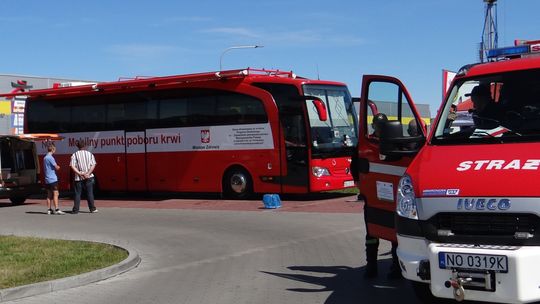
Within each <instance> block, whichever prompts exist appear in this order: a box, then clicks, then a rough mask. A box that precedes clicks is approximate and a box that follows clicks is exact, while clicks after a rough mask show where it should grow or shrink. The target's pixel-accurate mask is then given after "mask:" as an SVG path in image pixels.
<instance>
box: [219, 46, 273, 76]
mask: <svg viewBox="0 0 540 304" xmlns="http://www.w3.org/2000/svg"><path fill="white" fill-rule="evenodd" d="M262 47H264V46H263V45H238V46H231V47H229V48H226V49H225V50H224V51H223V52H222V53H221V56H220V57H219V70H220V71H221V70H222V62H223V55H225V53H227V52H228V51H230V50H236V49H256V48H262Z"/></svg>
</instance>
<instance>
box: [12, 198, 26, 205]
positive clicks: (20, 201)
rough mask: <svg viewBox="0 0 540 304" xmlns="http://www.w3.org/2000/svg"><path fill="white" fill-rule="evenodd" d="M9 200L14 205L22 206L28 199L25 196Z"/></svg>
mask: <svg viewBox="0 0 540 304" xmlns="http://www.w3.org/2000/svg"><path fill="white" fill-rule="evenodd" d="M9 200H10V201H11V204H12V205H22V204H24V201H26V197H24V196H17V197H10V198H9Z"/></svg>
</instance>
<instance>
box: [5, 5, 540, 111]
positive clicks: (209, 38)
mask: <svg viewBox="0 0 540 304" xmlns="http://www.w3.org/2000/svg"><path fill="white" fill-rule="evenodd" d="M484 8H485V4H484V2H483V1H482V0H450V1H441V0H417V1H415V0H412V1H404V0H388V1H373V0H350V1H349V0H347V1H339V0H338V1H320V0H309V1H303V0H302V1H295V0H269V1H257V0H246V1H241V0H229V1H206V0H199V1H178V0H154V1H149V0H143V1H141V0H131V1H122V0H116V1H114V0H112V1H111V0H106V1H105V0H93V1H77V0H71V1H64V0H58V1H55V0H51V1H42V0H26V1H23V2H20V1H8V2H6V3H3V4H2V8H1V10H0V21H1V22H2V24H3V26H2V27H1V28H0V32H1V36H2V37H3V41H4V45H3V47H2V48H0V55H2V58H3V59H4V60H2V61H1V64H0V66H1V68H0V73H1V74H19V75H29V76H46V77H61V78H73V79H83V80H98V81H112V80H117V79H118V78H119V77H134V76H165V75H175V74H186V73H196V72H206V71H216V70H219V65H220V56H221V54H222V52H223V51H224V50H225V49H227V48H228V47H230V46H235V45H263V46H264V48H260V49H239V50H231V51H229V52H227V53H226V54H224V56H223V61H222V64H223V68H224V69H236V68H244V67H253V68H268V69H270V68H273V69H280V70H292V71H294V72H295V73H296V74H298V75H300V76H303V77H308V78H317V77H318V76H319V77H320V79H326V80H334V81H341V82H345V83H346V84H347V85H348V86H349V89H350V91H351V93H352V95H353V96H358V95H359V93H360V86H361V78H362V75H364V74H385V75H392V76H396V77H398V78H400V79H401V80H402V81H403V82H404V83H405V84H406V86H407V87H408V89H409V91H410V93H411V94H412V97H413V99H414V100H415V102H417V103H428V104H430V105H431V112H432V115H434V113H435V112H436V108H437V107H438V106H439V104H440V102H441V90H442V88H441V86H442V70H443V69H449V70H458V69H459V68H460V67H461V66H463V65H465V64H467V63H472V62H476V61H477V60H478V51H477V50H478V43H479V42H480V41H481V38H482V28H483V22H484ZM497 11H498V15H497V16H498V30H499V31H498V33H499V46H508V45H511V44H513V41H514V39H531V40H532V39H540V18H538V12H539V11H540V1H538V0H499V1H498V5H497Z"/></svg>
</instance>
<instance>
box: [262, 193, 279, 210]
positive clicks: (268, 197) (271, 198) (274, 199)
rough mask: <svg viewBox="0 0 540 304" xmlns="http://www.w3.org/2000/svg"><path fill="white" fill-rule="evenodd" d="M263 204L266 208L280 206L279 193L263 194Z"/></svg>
mask: <svg viewBox="0 0 540 304" xmlns="http://www.w3.org/2000/svg"><path fill="white" fill-rule="evenodd" d="M263 204H264V208H266V209H276V208H279V207H281V199H280V198H279V194H265V195H263Z"/></svg>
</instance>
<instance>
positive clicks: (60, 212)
mask: <svg viewBox="0 0 540 304" xmlns="http://www.w3.org/2000/svg"><path fill="white" fill-rule="evenodd" d="M54 214H65V213H64V212H63V211H62V210H60V209H56V211H55V212H54Z"/></svg>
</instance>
